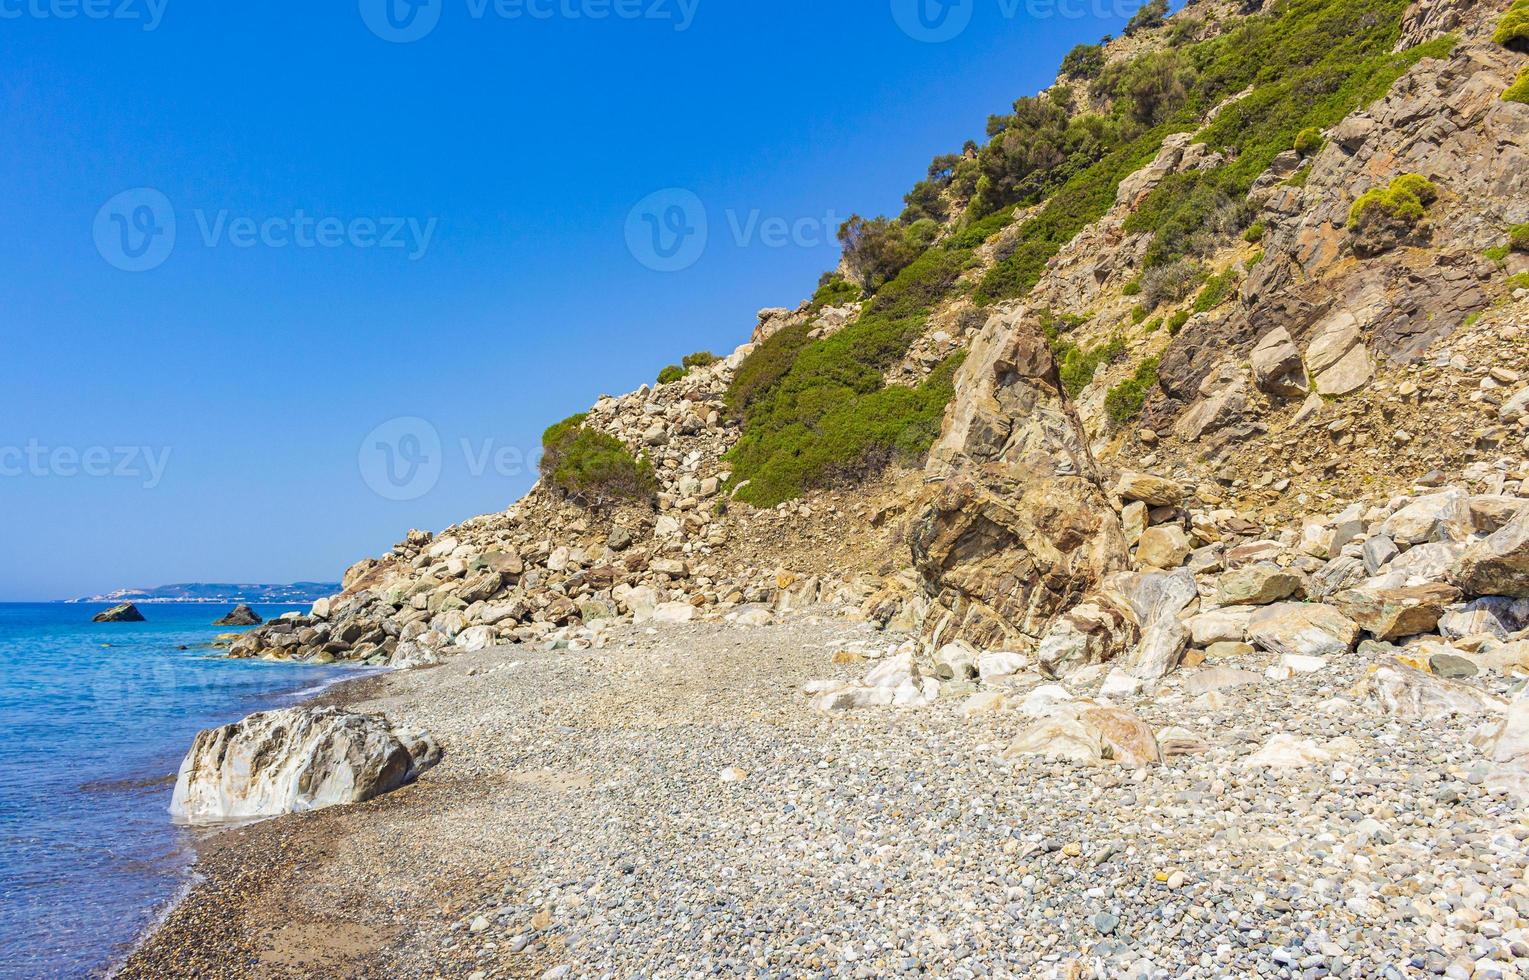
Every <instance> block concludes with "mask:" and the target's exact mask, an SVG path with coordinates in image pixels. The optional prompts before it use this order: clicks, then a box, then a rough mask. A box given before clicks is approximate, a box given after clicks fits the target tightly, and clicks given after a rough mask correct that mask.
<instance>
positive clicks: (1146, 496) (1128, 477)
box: [1115, 470, 1185, 507]
mask: <svg viewBox="0 0 1529 980" xmlns="http://www.w3.org/2000/svg"><path fill="white" fill-rule="evenodd" d="M1115 496H1117V497H1119V498H1121V499H1122V500H1136V501H1140V502H1142V503H1144V504H1146V505H1147V506H1148V507H1177V506H1178V505H1179V504H1182V503H1183V502H1184V497H1185V491H1184V487H1183V485H1182V484H1180V483H1176V482H1174V481H1173V480H1166V479H1163V478H1162V477H1160V476H1149V475H1148V474H1146V473H1133V472H1131V471H1129V470H1127V471H1126V472H1124V473H1121V474H1120V479H1119V480H1117V481H1116V483H1115Z"/></svg>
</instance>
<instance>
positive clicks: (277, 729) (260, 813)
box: [170, 707, 441, 825]
mask: <svg viewBox="0 0 1529 980" xmlns="http://www.w3.org/2000/svg"><path fill="white" fill-rule="evenodd" d="M440 758H441V750H440V748H439V746H437V745H436V744H435V740H434V739H433V738H431V737H430V735H429V734H427V733H425V732H421V731H418V730H413V729H404V728H395V727H394V726H393V725H392V724H391V723H390V722H389V721H388V720H387V719H386V718H383V717H381V716H377V715H361V714H354V713H352V712H349V711H345V710H343V709H340V708H333V707H326V708H309V707H299V708H287V709H285V710H282V711H270V712H264V713H261V714H256V715H251V716H249V717H248V718H246V719H244V720H243V721H240V722H236V723H235V724H232V725H225V726H224V727H222V728H213V729H208V730H207V731H204V732H202V733H201V734H199V735H197V737H196V739H195V741H194V742H193V743H192V746H191V751H190V753H188V754H187V756H186V760H185V762H183V763H182V764H181V768H180V773H179V775H178V776H177V777H176V781H175V793H174V796H173V797H172V799H171V803H170V812H171V814H172V815H173V816H174V817H175V819H176V820H177V821H178V822H180V823H186V824H192V825H204V824H214V823H220V822H224V821H229V820H243V819H251V818H256V817H273V816H278V815H280V814H283V813H294V812H301V811H306V810H318V809H322V808H324V807H329V806H338V805H344V804H350V803H361V802H364V801H366V800H370V799H373V798H374V797H377V796H381V795H382V794H384V793H389V792H392V791H393V790H395V789H398V788H399V787H400V786H403V785H404V784H406V783H408V782H410V781H412V780H413V779H415V778H416V777H417V776H418V775H419V774H420V773H421V772H423V771H424V770H426V769H428V768H430V767H431V766H433V765H435V764H436V763H437V762H439V761H440Z"/></svg>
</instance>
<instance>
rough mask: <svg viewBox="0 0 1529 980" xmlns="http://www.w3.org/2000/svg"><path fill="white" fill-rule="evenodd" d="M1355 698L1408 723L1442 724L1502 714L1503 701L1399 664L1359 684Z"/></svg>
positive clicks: (1376, 672)
mask: <svg viewBox="0 0 1529 980" xmlns="http://www.w3.org/2000/svg"><path fill="white" fill-rule="evenodd" d="M1354 696H1355V697H1356V698H1358V699H1359V700H1361V701H1365V702H1369V703H1371V704H1373V705H1375V706H1376V707H1377V708H1379V709H1380V710H1381V711H1383V712H1385V713H1386V714H1389V715H1394V716H1396V717H1397V718H1401V719H1404V720H1407V721H1425V722H1435V721H1442V720H1444V719H1446V718H1449V717H1451V716H1453V715H1468V716H1469V715H1482V714H1500V713H1501V712H1502V711H1503V708H1504V705H1503V702H1502V701H1500V700H1498V699H1497V698H1494V697H1492V696H1491V695H1490V694H1485V693H1483V692H1481V691H1478V690H1476V689H1475V688H1473V687H1469V686H1467V685H1465V684H1460V683H1457V682H1455V681H1449V680H1444V679H1442V678H1438V677H1430V676H1429V675H1428V674H1425V673H1423V672H1422V671H1420V670H1413V669H1412V668H1411V667H1407V666H1403V665H1402V664H1400V663H1398V664H1396V665H1395V666H1389V667H1381V668H1379V669H1377V670H1376V671H1375V672H1374V673H1373V674H1371V675H1370V676H1369V677H1366V678H1365V679H1364V680H1362V681H1360V682H1359V685H1358V686H1357V687H1356V688H1355V689H1354Z"/></svg>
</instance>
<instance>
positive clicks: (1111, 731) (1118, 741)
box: [1004, 700, 1163, 769]
mask: <svg viewBox="0 0 1529 980" xmlns="http://www.w3.org/2000/svg"><path fill="white" fill-rule="evenodd" d="M1004 755H1005V756H1006V757H1007V758H1015V757H1018V756H1026V755H1035V756H1041V757H1043V758H1046V759H1049V760H1051V761H1056V762H1068V763H1072V764H1074V765H1093V766H1098V765H1107V764H1116V765H1121V766H1126V767H1130V768H1134V769H1140V768H1143V767H1146V766H1150V765H1157V764H1160V763H1161V762H1162V761H1163V757H1162V751H1161V750H1160V749H1159V748H1158V744H1157V738H1156V736H1155V735H1154V734H1153V732H1152V729H1151V727H1150V726H1148V725H1147V724H1146V723H1145V722H1144V721H1142V720H1141V719H1140V718H1138V717H1137V716H1136V715H1134V714H1131V713H1130V712H1128V711H1124V710H1121V709H1119V708H1107V707H1104V706H1103V705H1100V704H1097V703H1095V702H1093V701H1085V700H1079V701H1069V702H1066V703H1063V704H1058V705H1056V706H1055V708H1054V709H1053V713H1052V714H1051V715H1050V716H1048V717H1046V718H1042V719H1041V720H1040V721H1038V722H1037V723H1036V724H1034V725H1032V726H1031V727H1030V728H1028V729H1026V730H1025V731H1023V732H1021V733H1020V734H1019V736H1018V737H1017V738H1015V740H1014V741H1013V743H1011V744H1010V746H1009V748H1008V749H1007V751H1005V753H1004Z"/></svg>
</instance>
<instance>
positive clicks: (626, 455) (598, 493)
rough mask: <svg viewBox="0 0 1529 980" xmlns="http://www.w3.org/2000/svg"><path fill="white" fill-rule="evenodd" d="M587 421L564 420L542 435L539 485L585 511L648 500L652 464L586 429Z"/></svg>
mask: <svg viewBox="0 0 1529 980" xmlns="http://www.w3.org/2000/svg"><path fill="white" fill-rule="evenodd" d="M588 418H589V416H588V415H575V416H573V417H572V418H569V419H564V420H563V421H562V422H559V423H558V424H556V425H554V426H552V427H551V428H549V429H548V430H547V431H546V433H545V434H544V435H543V436H542V459H541V475H542V481H543V482H544V483H545V484H546V485H547V486H548V487H550V488H552V489H553V490H556V491H558V492H560V493H562V494H564V495H565V496H567V497H568V498H569V499H570V500H573V501H574V502H576V503H579V504H581V505H583V506H586V507H598V506H603V505H606V504H611V503H615V502H618V501H638V500H643V499H646V498H647V497H649V496H651V495H652V494H653V493H654V492H655V490H656V489H657V481H656V480H655V479H654V476H653V465H652V464H651V463H649V462H648V461H647V460H638V459H636V458H635V457H634V456H633V455H632V453H631V451H630V450H628V449H627V448H626V444H625V443H623V442H622V441H621V440H620V439H617V438H615V437H614V436H609V435H606V434H605V433H603V432H597V431H595V430H594V429H586V428H585V427H584V423H585V421H587V420H588Z"/></svg>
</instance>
